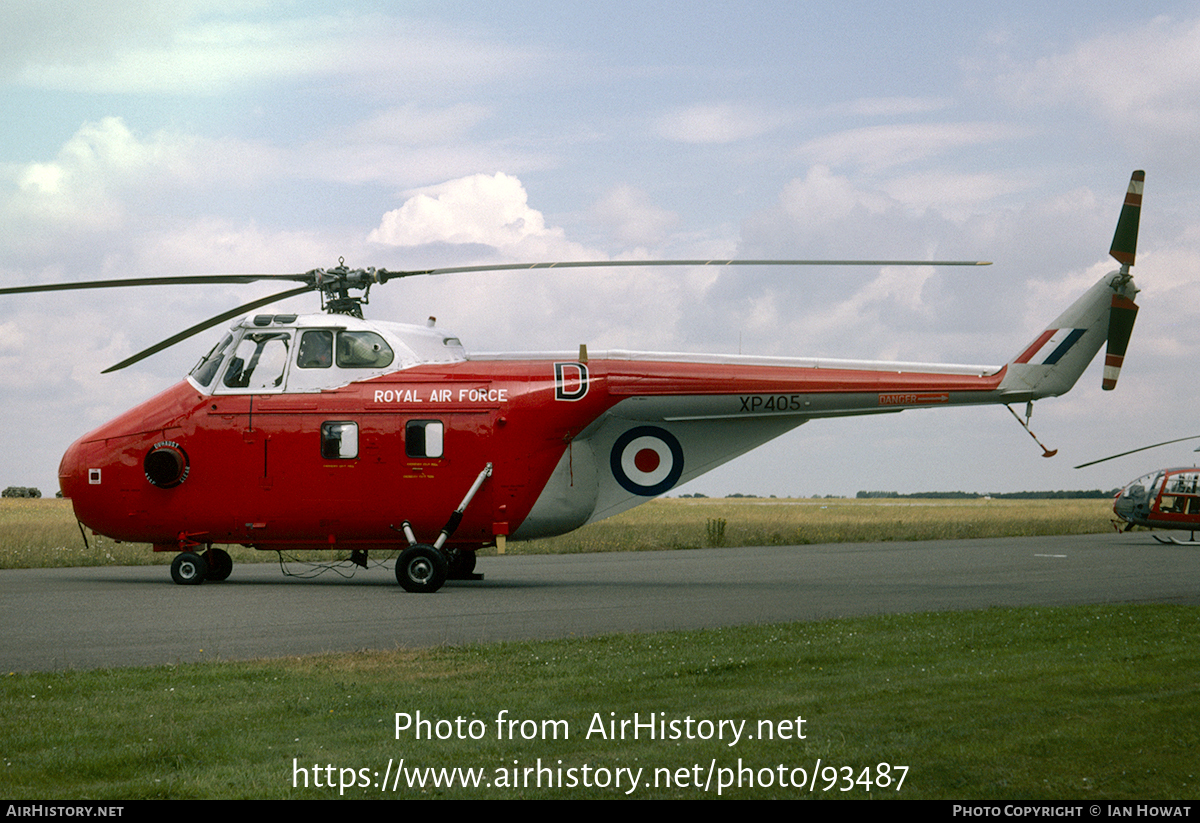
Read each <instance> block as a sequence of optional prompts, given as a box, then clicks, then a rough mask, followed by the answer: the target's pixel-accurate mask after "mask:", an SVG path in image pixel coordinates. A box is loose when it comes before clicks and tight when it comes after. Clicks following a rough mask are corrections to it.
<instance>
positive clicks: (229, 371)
mask: <svg viewBox="0 0 1200 823" xmlns="http://www.w3.org/2000/svg"><path fill="white" fill-rule="evenodd" d="M290 342H291V334H290V333H288V332H281V331H270V332H250V333H248V334H246V335H244V336H243V337H242V339H241V340H239V341H238V344H237V348H235V349H234V351H233V356H232V357H231V358H230V359H229V365H228V366H227V367H226V369H225V377H224V378H223V379H222V383H224V385H225V387H226V388H230V389H250V390H251V391H274V390H279V389H282V388H283V378H284V376H285V375H286V373H287V364H288V345H289V343H290Z"/></svg>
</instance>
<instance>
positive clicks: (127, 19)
mask: <svg viewBox="0 0 1200 823" xmlns="http://www.w3.org/2000/svg"><path fill="white" fill-rule="evenodd" d="M166 5H167V4H162V3H153V2H151V3H148V4H144V5H141V6H138V7H137V9H135V11H137V10H138V9H140V10H144V11H149V12H150V13H148V14H146V15H145V16H144V17H139V16H138V15H137V14H136V13H135V14H123V15H114V16H111V17H110V16H106V14H107V12H108V11H109V9H110V8H111V4H108V5H105V4H94V3H87V4H85V6H84V11H85V12H87V13H85V14H82V15H81V16H80V17H79V18H78V20H77V24H75V25H66V26H62V25H61V22H62V20H63V18H64V16H65V17H68V18H69V17H71V15H70V14H67V15H64V14H62V13H61V12H57V13H46V14H28V15H25V16H24V17H23V19H22V21H21V22H22V23H23V25H21V26H20V27H19V31H20V32H21V33H22V34H21V36H22V38H23V40H22V42H21V43H19V44H16V43H14V44H13V45H14V51H13V52H11V53H10V54H9V55H8V57H7V58H6V59H5V60H4V62H3V64H0V65H3V66H5V67H6V68H7V69H8V72H9V73H10V75H12V76H13V77H14V78H15V80H16V82H17V83H18V84H19V85H23V86H27V87H31V88H40V89H55V90H66V91H73V92H84V93H93V94H94V93H102V94H111V93H120V94H129V93H135V94H168V95H181V94H194V95H218V94H222V93H225V92H229V91H231V90H235V89H245V88H248V87H259V86H262V85H265V84H272V83H276V82H280V81H285V82H286V81H292V80H299V79H303V78H313V77H320V76H326V77H336V78H341V79H342V81H343V82H342V86H343V88H345V89H349V90H352V91H353V92H354V93H356V94H360V95H366V96H371V97H392V96H394V95H396V94H397V93H399V94H400V95H402V96H403V97H404V98H406V99H410V98H412V97H413V96H414V95H416V96H428V94H430V93H431V92H432V91H433V90H436V91H437V92H438V96H439V97H441V96H443V95H444V94H445V92H446V91H447V90H448V88H450V87H453V86H458V85H468V86H474V85H480V84H488V83H492V82H494V81H495V79H496V78H497V77H498V76H501V75H504V74H507V73H511V72H513V71H516V70H518V69H521V68H528V67H530V66H532V65H534V64H537V63H538V62H540V60H541V58H540V57H539V56H538V55H537V54H536V53H535V52H534V51H532V50H528V49H522V48H519V47H510V46H507V45H504V44H498V43H496V42H493V41H491V40H490V39H488V38H487V37H486V36H480V35H475V34H473V33H470V32H466V33H464V30H463V29H462V28H461V27H458V28H448V27H442V26H438V25H435V24H431V23H428V22H423V21H420V20H416V19H402V18H398V17H392V16H388V15H383V14H372V13H365V14H328V15H313V16H307V17H305V16H298V17H291V18H275V19H272V18H270V17H269V16H266V15H264V17H263V18H261V19H255V18H254V15H253V14H252V13H247V10H246V9H245V8H237V6H238V5H240V4H236V3H235V4H233V5H234V9H233V11H234V12H235V13H234V14H229V13H228V12H229V9H225V8H222V7H221V6H220V5H217V6H213V5H211V4H196V5H193V6H190V7H189V6H184V7H183V8H182V9H181V10H178V11H171V12H168V11H166ZM6 22H7V21H6ZM6 39H7V40H8V41H13V40H14V38H13V37H12V36H9V37H8V38H6ZM397 78H400V79H402V80H403V82H401V83H397V82H395V81H396V79H397ZM426 89H428V90H430V91H429V92H425V91H424V90H426Z"/></svg>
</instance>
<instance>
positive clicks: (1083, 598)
mask: <svg viewBox="0 0 1200 823" xmlns="http://www.w3.org/2000/svg"><path fill="white" fill-rule="evenodd" d="M293 570H294V571H303V569H302V568H299V567H294V568H293ZM478 571H480V572H482V573H483V574H484V575H485V579H484V580H482V581H473V582H451V583H448V584H447V585H446V586H445V588H443V589H442V590H441V591H439V592H437V593H436V594H432V595H415V594H408V593H406V592H405V591H404V590H403V589H401V588H400V587H399V586H398V585H397V584H396V579H395V576H394V574H393V572H392V568H391V564H390V563H389V564H388V565H387V566H386V567H373V568H371V569H368V570H361V569H359V570H356V571H355V573H354V576H353V577H351V578H349V579H347V578H343V577H341V576H339V575H338V574H336V573H334V572H328V573H325V574H323V575H321V576H319V577H316V578H313V579H298V578H295V577H286V576H284V575H282V574H280V570H279V567H278V565H276V564H244V565H238V566H235V568H234V571H233V574H232V575H231V576H230V578H229V579H228V580H226V581H225V582H223V583H205V584H204V585H201V586H186V587H185V586H177V585H175V584H174V583H172V582H171V577H170V573H169V571H168V569H167V568H166V567H162V566H141V567H115V568H86V569H84V568H80V569H22V570H7V571H0V620H2V621H3V626H4V629H3V631H2V632H0V667H2V668H3V671H36V670H56V669H68V668H73V669H91V668H97V667H110V666H136V665H154V664H169V663H178V662H187V661H196V660H240V659H247V658H257V657H283V656H289V655H301V654H311V653H317V652H343V651H352V650H358V649H393V648H404V647H422V646H431V645H437V644H463V643H474V642H481V641H483V642H486V641H497V640H524V639H539V638H557V637H573V636H589V635H599V634H608V633H613V632H650V631H657V630H661V629H692V628H705V627H716V626H730V625H740V624H752V623H767V622H779V621H795V620H820V619H825V618H832V617H843V616H852V615H869V614H882V613H901V612H914V611H945V610H961V609H978V608H986V607H989V606H1024V605H1044V606H1050V605H1071V604H1082V603H1125V602H1163V603H1187V604H1200V548H1195V547H1180V546H1164V545H1160V544H1159V543H1156V542H1155V541H1154V540H1153V539H1151V538H1150V537H1149V536H1148V535H1146V534H1137V533H1133V534H1125V535H1115V534H1113V535H1100V536H1096V535H1089V536H1072V537H1039V538H1001V539H990V540H940V541H931V542H920V543H867V544H838V545H822V546H798V547H769V548H742V549H707V550H695V551H672V552H636V553H635V552H630V553H612V554H586V555H559V556H534V557H529V556H526V557H521V556H508V557H494V558H481V559H480V561H479V568H478Z"/></svg>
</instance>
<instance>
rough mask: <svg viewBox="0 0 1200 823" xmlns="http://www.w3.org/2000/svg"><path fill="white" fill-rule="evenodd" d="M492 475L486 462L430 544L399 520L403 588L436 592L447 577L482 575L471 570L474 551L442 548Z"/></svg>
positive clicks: (476, 577)
mask: <svg viewBox="0 0 1200 823" xmlns="http://www.w3.org/2000/svg"><path fill="white" fill-rule="evenodd" d="M491 476H492V464H491V463H488V464H487V465H486V466H484V467H483V471H481V472H480V473H479V476H478V477H476V478H475V482H474V483H472V484H471V489H470V491H468V492H467V496H466V497H464V498H463V501H462V502H461V503H459V504H458V508H457V509H455V510H454V512H453V513H452V514H451V515H450V519H449V520H448V521H446V525H445V526H443V527H442V531H441V533H440V534H439V535H438V537H437V540H435V541H434V542H433V545H432V546H430V545H427V544H425V543H418V542H417V538H416V535H414V534H413V529H412V524H411V523H409V522H408V521H407V520H405V521H404V522H403V523H401V524H400V529H398V531H402V532H403V533H404V536H405V538H407V540H408V548H407V549H405V550H404V551H402V552H401V553H400V557H399V559H397V560H396V580H397V581H398V582H399V583H400V585H401V586H403V587H404V590H405V591H406V592H436V591H437V590H438V589H440V588H441V587H442V584H443V583H445V582H446V580H447V578H452V579H454V580H481V579H483V575H478V574H475V573H474V572H475V552H472V551H461V550H459V549H443V548H442V546H444V545H445V544H446V540H447V538H449V537H450V535H451V534H453V533H454V530H455V529H457V528H458V524H459V523H461V522H462V516H463V512H464V511H466V508H467V504H469V503H470V502H471V498H473V497H474V496H475V492H477V491H479V487H480V486H482V485H483V481H485V480H487V479H488V478H489V477H491ZM392 528H393V529H395V528H396V527H395V526H393V527H392Z"/></svg>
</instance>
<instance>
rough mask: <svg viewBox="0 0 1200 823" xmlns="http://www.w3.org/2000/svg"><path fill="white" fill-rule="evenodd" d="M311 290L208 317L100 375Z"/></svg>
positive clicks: (292, 291)
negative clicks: (245, 313) (277, 301)
mask: <svg viewBox="0 0 1200 823" xmlns="http://www.w3.org/2000/svg"><path fill="white" fill-rule="evenodd" d="M312 290H313V287H312V286H301V287H300V288H298V289H288V290H287V291H283V292H279V293H278V294H272V295H271V296H270V297H264V298H262V299H261V300H252V301H250V302H249V303H244V304H242V305H240V306H238V307H237V308H236V309H230V310H229V311H227V312H222V313H221V314H218V315H217V316H216V317H210V318H208V319H207V320H205V321H204V322H202V323H197V324H196V325H194V326H192V327H191V328H190V329H184V330H183V331H181V332H179V334H176V335H172V336H171V337H168V338H167V339H166V340H163V341H162V342H159V343H155V344H154V345H153V346H151V347H150V348H148V349H143V350H142V351H140V352H138V353H137V354H135V355H133V356H132V357H127V358H126V359H124V360H122V361H121V362H120V363H117V364H116V365H115V366H109V367H108V368H107V369H105V370H104V371H102V372H100V373H101V374H108V373H109V372H113V371H117V370H118V369H123V368H125V367H126V366H131V365H133V364H134V363H136V362H138V361H139V360H143V359H145V358H147V357H149V356H150V355H152V354H155V353H157V352H160V351H162V350H163V349H166V348H169V347H171V346H174V345H175V344H176V343H178V342H179V341H180V340H186V339H187V338H189V337H191V336H192V335H193V334H199V333H200V332H202V331H204V330H205V329H211V328H212V327H213V326H215V325H217V324H218V323H223V322H224V321H226V320H230V319H232V318H234V317H237V316H238V315H239V314H242V313H243V312H247V311H250V310H251V309H257V308H258V307H259V306H265V305H267V304H268V303H274V302H275V301H276V300H283V299H285V298H288V297H295V296H296V295H297V294H304V293H305V292H310V291H312Z"/></svg>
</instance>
